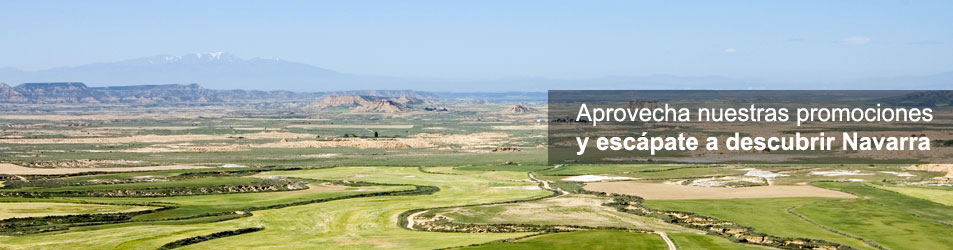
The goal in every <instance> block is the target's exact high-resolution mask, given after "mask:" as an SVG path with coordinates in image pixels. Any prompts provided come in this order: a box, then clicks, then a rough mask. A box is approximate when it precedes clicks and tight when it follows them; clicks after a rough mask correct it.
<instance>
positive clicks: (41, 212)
mask: <svg viewBox="0 0 953 250" xmlns="http://www.w3.org/2000/svg"><path fill="white" fill-rule="evenodd" d="M153 208H154V207H146V206H122V205H100V204H76V203H55V202H9V203H8V202H0V220H2V219H8V218H24V217H40V216H51V215H72V214H100V213H124V212H135V211H142V210H149V209H153Z"/></svg>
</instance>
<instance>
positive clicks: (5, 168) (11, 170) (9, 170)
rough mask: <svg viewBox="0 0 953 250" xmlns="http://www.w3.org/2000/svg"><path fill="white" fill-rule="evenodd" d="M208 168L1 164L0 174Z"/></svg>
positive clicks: (187, 166) (193, 167)
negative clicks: (48, 166) (70, 166)
mask: <svg viewBox="0 0 953 250" xmlns="http://www.w3.org/2000/svg"><path fill="white" fill-rule="evenodd" d="M195 168H208V167H202V166H189V165H168V166H152V167H125V168H28V167H23V166H18V165H14V164H9V163H0V174H11V175H54V174H75V173H86V172H133V171H153V170H176V169H195Z"/></svg>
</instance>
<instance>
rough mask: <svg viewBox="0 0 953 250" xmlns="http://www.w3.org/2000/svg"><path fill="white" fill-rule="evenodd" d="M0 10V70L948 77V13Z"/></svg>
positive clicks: (485, 6) (58, 5)
mask: <svg viewBox="0 0 953 250" xmlns="http://www.w3.org/2000/svg"><path fill="white" fill-rule="evenodd" d="M592 2H595V3H586V1H300V2H295V1H257V2H242V1H179V2H169V1H151V2H147V1H2V2H0V18H2V20H3V21H0V67H6V66H10V67H16V68H20V69H25V70H39V69H46V68H51V67H58V66H76V65H82V64H87V63H93V62H110V61H118V60H123V59H131V58H137V57H144V56H151V55H158V54H172V55H179V54H186V53H193V52H210V51H225V52H227V53H231V54H234V55H237V56H239V57H243V58H251V57H278V58H282V59H286V60H291V61H298V62H303V63H307V64H311V65H315V66H319V67H324V68H329V69H333V70H337V71H340V72H345V73H352V74H365V75H379V76H397V77H418V78H435V79H469V80H479V79H498V78H520V77H546V78H555V79H586V78H598V77H607V76H640V75H653V74H671V75H676V76H712V75H714V76H726V77H732V78H739V79H759V80H773V81H810V80H819V79H823V80H837V79H857V78H868V77H881V76H903V75H929V74H935V73H940V72H949V71H953V14H951V13H953V1H809V0H800V1H755V0H751V1H652V2H649V1H592Z"/></svg>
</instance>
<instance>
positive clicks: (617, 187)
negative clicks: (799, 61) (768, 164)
mask: <svg viewBox="0 0 953 250" xmlns="http://www.w3.org/2000/svg"><path fill="white" fill-rule="evenodd" d="M585 189H586V190H591V191H597V192H606V193H616V194H627V195H636V196H639V197H642V198H645V199H646V200H697V199H752V198H785V197H824V198H857V196H854V195H852V194H848V193H844V192H838V191H834V190H829V189H823V188H819V187H815V186H809V185H803V186H783V185H776V186H756V187H736V188H725V187H697V186H684V185H675V184H660V183H641V182H631V181H616V182H594V183H589V184H586V187H585Z"/></svg>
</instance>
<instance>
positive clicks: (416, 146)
mask: <svg viewBox="0 0 953 250" xmlns="http://www.w3.org/2000/svg"><path fill="white" fill-rule="evenodd" d="M508 106H510V105H502V104H494V103H484V104H472V103H448V104H447V105H446V107H447V108H448V109H449V110H451V111H441V112H446V113H438V112H424V111H412V112H406V113H400V114H377V113H355V112H351V110H349V109H346V108H344V109H341V108H328V109H321V110H310V109H295V111H296V112H303V113H297V114H295V115H294V116H292V115H291V114H290V112H285V111H286V110H285V111H274V112H264V111H261V110H259V109H243V108H241V107H237V108H235V107H214V108H193V107H176V108H169V112H165V113H163V114H156V113H150V112H154V111H151V110H150V108H139V107H132V108H131V110H132V111H123V112H133V113H135V114H129V115H127V116H122V115H119V114H122V112H112V111H108V108H104V109H106V111H102V112H98V111H97V112H88V111H84V110H82V109H81V108H77V107H65V108H64V109H67V110H69V111H70V112H64V113H53V114H49V113H43V114H0V124H3V125H6V126H7V127H6V128H5V129H3V130H0V149H2V150H0V182H2V186H0V249H90V248H92V249H157V248H160V247H167V248H171V247H176V249H210V248H211V249H302V248H304V249H309V248H311V249H380V248H392V249H443V248H451V249H536V248H546V249H666V248H669V247H670V245H669V244H667V242H666V239H667V240H668V241H670V242H671V246H672V247H675V248H676V249H774V248H771V247H768V245H764V244H761V245H757V244H752V243H751V242H745V241H743V240H742V239H740V238H732V237H725V236H724V235H718V234H712V233H711V231H710V230H709V229H710V228H704V227H699V226H697V225H695V226H693V225H688V224H686V223H684V221H685V220H682V221H681V222H679V220H676V218H677V217H674V216H673V215H671V214H664V213H662V212H660V213H654V214H653V213H645V212H644V211H643V210H640V207H639V206H644V208H647V209H656V210H658V211H670V212H678V213H679V214H680V213H692V214H698V215H703V216H707V217H711V218H715V219H719V220H722V221H718V223H728V222H730V223H737V224H738V225H741V226H745V227H750V228H753V231H754V232H758V233H762V234H766V235H770V236H777V237H786V238H805V239H814V240H822V241H826V242H834V243H838V244H841V245H843V246H846V247H851V248H856V249H877V248H878V247H883V248H888V249H942V248H943V247H944V246H948V245H951V244H953V242H948V240H947V239H946V238H945V237H944V235H943V232H948V231H949V230H950V229H953V228H950V226H949V225H951V224H953V221H951V220H950V218H953V208H951V206H950V205H951V202H950V197H951V196H950V195H949V194H950V192H953V191H951V190H950V189H949V188H946V187H942V186H941V185H940V184H942V183H943V181H944V179H943V178H944V177H943V176H945V175H947V174H948V173H947V172H944V171H935V169H932V168H909V167H910V166H901V165H873V166H870V165H849V164H848V165H840V164H834V165H770V164H769V165H755V166H749V165H700V164H645V165H572V164H570V165H559V166H550V165H547V163H546V160H547V159H546V148H545V146H544V145H545V143H546V133H545V130H544V129H545V127H546V125H545V124H540V123H538V122H536V119H540V118H541V117H542V116H541V114H540V113H528V114H515V115H514V114H509V115H507V114H502V113H501V110H503V109H505V108H507V107H508ZM537 106H540V105H537ZM153 108H154V107H153ZM208 110H216V112H218V113H216V115H209V114H202V113H201V112H199V111H208ZM302 110H305V111H302ZM136 112H142V113H136ZM94 113H102V114H94ZM300 114H304V115H300ZM145 117H149V118H150V119H139V118H145ZM944 169H945V168H944ZM615 194H620V195H632V196H619V195H615ZM636 196H637V197H636ZM620 199H630V201H632V200H639V201H640V202H641V203H638V204H635V203H633V204H626V205H619V204H620V203H619V201H620ZM642 199H644V200H642ZM708 222H711V221H702V223H708ZM441 223H442V224H441ZM435 225H436V226H437V227H434V226H435ZM662 235H665V237H664V238H663V237H662ZM781 248H782V249H783V247H781Z"/></svg>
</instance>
